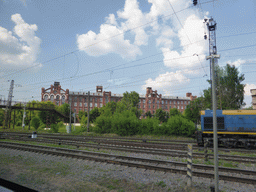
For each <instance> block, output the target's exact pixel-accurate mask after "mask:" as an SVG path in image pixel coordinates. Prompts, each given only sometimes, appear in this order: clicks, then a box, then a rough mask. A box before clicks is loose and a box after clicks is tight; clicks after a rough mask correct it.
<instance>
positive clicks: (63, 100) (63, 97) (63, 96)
mask: <svg viewBox="0 0 256 192" xmlns="http://www.w3.org/2000/svg"><path fill="white" fill-rule="evenodd" d="M62 103H65V95H62Z"/></svg>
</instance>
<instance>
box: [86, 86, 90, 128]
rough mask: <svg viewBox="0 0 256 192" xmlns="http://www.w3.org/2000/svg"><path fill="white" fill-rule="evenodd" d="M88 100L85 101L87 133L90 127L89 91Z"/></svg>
mask: <svg viewBox="0 0 256 192" xmlns="http://www.w3.org/2000/svg"><path fill="white" fill-rule="evenodd" d="M87 98H88V100H87V132H89V126H90V91H88V97H87Z"/></svg>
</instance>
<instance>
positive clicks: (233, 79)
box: [204, 64, 245, 110]
mask: <svg viewBox="0 0 256 192" xmlns="http://www.w3.org/2000/svg"><path fill="white" fill-rule="evenodd" d="M216 71H217V79H216V95H217V104H218V106H217V108H218V109H223V110H226V109H240V108H241V106H242V105H243V104H244V103H243V101H244V86H245V85H244V84H242V81H244V79H245V78H244V74H239V71H238V69H237V68H236V67H235V66H234V65H232V66H231V65H230V64H227V65H226V66H225V67H223V68H221V67H216ZM208 82H209V83H210V81H208ZM211 103H212V100H211V88H208V89H207V90H204V105H205V106H204V107H205V108H212V107H211Z"/></svg>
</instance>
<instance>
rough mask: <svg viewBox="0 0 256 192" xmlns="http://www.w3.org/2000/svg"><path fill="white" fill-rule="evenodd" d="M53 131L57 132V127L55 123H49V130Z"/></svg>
mask: <svg viewBox="0 0 256 192" xmlns="http://www.w3.org/2000/svg"><path fill="white" fill-rule="evenodd" d="M50 132H53V133H58V132H59V127H58V125H57V124H51V131H50Z"/></svg>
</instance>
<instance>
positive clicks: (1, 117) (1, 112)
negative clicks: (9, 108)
mask: <svg viewBox="0 0 256 192" xmlns="http://www.w3.org/2000/svg"><path fill="white" fill-rule="evenodd" d="M3 122H4V110H3V109H0V126H3Z"/></svg>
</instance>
